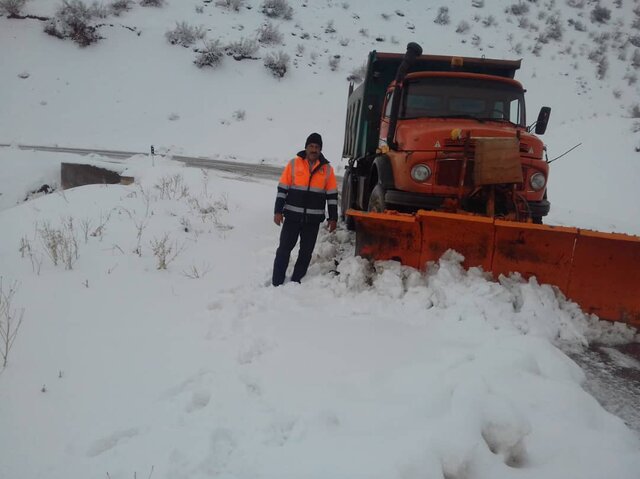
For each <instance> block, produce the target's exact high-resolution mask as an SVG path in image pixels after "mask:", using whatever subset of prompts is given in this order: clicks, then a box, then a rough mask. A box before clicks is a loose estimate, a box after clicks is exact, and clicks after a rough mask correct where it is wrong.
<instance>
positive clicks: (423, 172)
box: [411, 165, 431, 183]
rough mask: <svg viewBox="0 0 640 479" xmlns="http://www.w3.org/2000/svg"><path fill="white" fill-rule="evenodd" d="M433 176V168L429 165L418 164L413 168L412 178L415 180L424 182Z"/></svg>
mask: <svg viewBox="0 0 640 479" xmlns="http://www.w3.org/2000/svg"><path fill="white" fill-rule="evenodd" d="M430 177H431V168H429V167H428V166H427V165H416V166H414V167H413V168H411V178H413V180H414V181H417V182H419V183H423V182H425V181H427V180H428V179H429V178H430Z"/></svg>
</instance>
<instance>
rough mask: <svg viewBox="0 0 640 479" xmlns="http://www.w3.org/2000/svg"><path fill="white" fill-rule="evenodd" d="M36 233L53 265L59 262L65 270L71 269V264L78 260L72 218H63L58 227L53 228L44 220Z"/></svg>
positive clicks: (76, 240)
mask: <svg viewBox="0 0 640 479" xmlns="http://www.w3.org/2000/svg"><path fill="white" fill-rule="evenodd" d="M38 234H39V235H40V239H41V241H42V244H43V246H44V247H45V252H46V253H47V255H48V256H49V258H50V259H51V261H52V263H53V265H54V266H57V265H58V264H61V265H63V266H64V267H65V269H67V270H71V269H73V265H74V264H75V262H76V261H77V260H78V239H77V237H76V232H75V229H74V226H73V218H71V217H68V218H66V219H64V220H63V221H62V225H61V226H60V228H54V227H52V226H51V224H49V223H48V222H45V223H44V224H43V225H42V227H41V228H38Z"/></svg>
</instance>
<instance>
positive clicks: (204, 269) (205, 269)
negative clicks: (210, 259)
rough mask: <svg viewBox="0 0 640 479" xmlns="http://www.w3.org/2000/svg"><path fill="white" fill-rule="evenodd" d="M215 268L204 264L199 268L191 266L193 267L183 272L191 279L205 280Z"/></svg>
mask: <svg viewBox="0 0 640 479" xmlns="http://www.w3.org/2000/svg"><path fill="white" fill-rule="evenodd" d="M212 269H213V268H212V267H211V265H210V264H208V263H203V264H202V266H200V267H198V266H196V265H195V264H194V265H191V267H190V268H189V269H187V270H185V271H183V272H182V274H184V275H185V276H186V277H187V278H189V279H200V278H204V277H205V276H206V275H207V274H208V273H209V272H210V271H211V270H212Z"/></svg>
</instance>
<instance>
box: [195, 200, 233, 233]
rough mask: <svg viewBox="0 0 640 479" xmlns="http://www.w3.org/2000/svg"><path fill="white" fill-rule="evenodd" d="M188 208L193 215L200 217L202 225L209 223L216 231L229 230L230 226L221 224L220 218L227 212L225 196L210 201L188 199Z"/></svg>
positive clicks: (227, 204)
mask: <svg viewBox="0 0 640 479" xmlns="http://www.w3.org/2000/svg"><path fill="white" fill-rule="evenodd" d="M189 207H190V208H191V211H192V212H193V214H195V215H197V216H199V217H200V220H201V221H202V222H203V223H211V224H213V225H214V226H215V227H216V229H218V230H229V229H232V226H230V225H227V224H225V223H223V222H222V220H221V218H220V216H221V214H223V213H228V212H229V203H228V198H227V196H226V195H224V194H223V195H222V196H220V198H218V199H217V200H214V201H211V200H210V199H209V198H208V197H204V198H203V197H199V198H197V197H190V198H189Z"/></svg>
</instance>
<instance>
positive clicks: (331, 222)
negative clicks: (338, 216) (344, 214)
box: [329, 220, 338, 233]
mask: <svg viewBox="0 0 640 479" xmlns="http://www.w3.org/2000/svg"><path fill="white" fill-rule="evenodd" d="M336 226H338V222H337V221H336V220H329V233H333V232H334V231H335V230H336Z"/></svg>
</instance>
